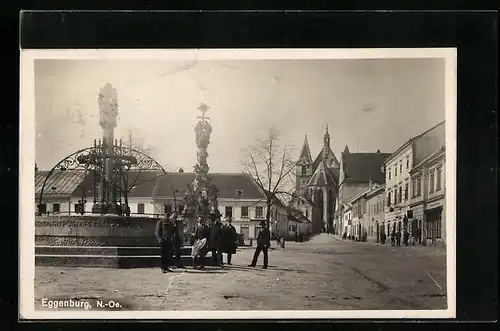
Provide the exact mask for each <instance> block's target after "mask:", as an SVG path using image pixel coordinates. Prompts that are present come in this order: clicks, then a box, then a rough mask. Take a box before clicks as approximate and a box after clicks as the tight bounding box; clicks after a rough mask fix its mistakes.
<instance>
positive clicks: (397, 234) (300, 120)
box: [19, 48, 457, 319]
mask: <svg viewBox="0 0 500 331" xmlns="http://www.w3.org/2000/svg"><path fill="white" fill-rule="evenodd" d="M456 55H457V53H456V49H454V48H442V49H265V50H264V49H245V50H242V49H233V50H229V49H225V50H215V49H210V50H208V49H193V50H29V49H23V50H22V51H21V103H20V104H21V109H20V115H21V119H20V123H21V128H20V160H19V162H20V206H19V211H20V220H19V229H20V231H19V233H20V248H19V249H20V250H19V252H20V256H19V261H20V270H19V276H20V289H19V290H20V292H19V295H20V318H21V319H131V318H133V319H299V318H300V319H307V318H314V319H323V318H325V319H351V318H356V319H365V318H366V319H368V318H369V319H382V318H412V319H413V318H451V317H455V305H456V295H455V285H456V284H455V282H456V275H455V269H456V268H455V267H456V266H455V248H456V238H455V233H456V216H455V204H456V202H455V199H456V186H455V184H456V118H457V116H456V103H457V100H456V99H457V96H456V84H457V81H456Z"/></svg>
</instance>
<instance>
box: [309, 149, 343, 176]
mask: <svg viewBox="0 0 500 331" xmlns="http://www.w3.org/2000/svg"><path fill="white" fill-rule="evenodd" d="M328 155H329V156H330V155H331V156H332V158H333V162H334V163H336V164H339V161H338V160H337V157H335V153H333V151H332V149H331V148H330V147H328ZM323 159H324V153H323V149H321V152H319V154H318V156H317V157H316V159H315V160H314V162H313V164H312V171H313V172H314V171H316V168H317V167H318V165H319V164H320V163H321V161H323Z"/></svg>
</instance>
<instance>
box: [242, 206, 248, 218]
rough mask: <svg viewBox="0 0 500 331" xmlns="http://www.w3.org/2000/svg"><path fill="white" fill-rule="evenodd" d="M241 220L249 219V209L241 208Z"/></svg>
mask: <svg viewBox="0 0 500 331" xmlns="http://www.w3.org/2000/svg"><path fill="white" fill-rule="evenodd" d="M241 218H248V207H241Z"/></svg>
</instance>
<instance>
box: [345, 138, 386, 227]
mask: <svg viewBox="0 0 500 331" xmlns="http://www.w3.org/2000/svg"><path fill="white" fill-rule="evenodd" d="M390 155H391V154H389V153H382V152H380V150H377V152H375V153H351V152H350V151H349V148H348V147H347V146H346V147H345V149H344V152H343V153H342V158H341V161H340V175H339V194H338V201H337V204H336V205H337V206H338V208H337V210H336V213H335V216H336V226H338V227H342V224H341V223H342V221H343V220H344V216H343V214H344V213H345V212H346V211H345V210H344V209H345V208H346V206H347V204H348V203H351V200H352V199H353V198H355V197H357V196H358V195H360V194H361V193H363V192H364V191H365V190H367V189H368V188H369V187H371V186H372V185H373V184H375V183H376V184H379V185H382V184H384V183H385V175H384V161H385V160H386V159H387V158H388V157H389V156H390ZM353 207H354V206H353ZM352 216H353V218H354V217H355V215H354V214H353V215H352ZM344 226H345V225H344Z"/></svg>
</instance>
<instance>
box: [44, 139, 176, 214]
mask: <svg viewBox="0 0 500 331" xmlns="http://www.w3.org/2000/svg"><path fill="white" fill-rule="evenodd" d="M106 150H107V146H106V141H105V140H104V141H102V142H101V140H99V141H98V142H97V141H95V140H94V146H93V147H88V148H84V149H81V150H79V151H77V152H75V153H73V154H71V155H68V156H67V157H65V158H64V159H62V160H61V161H59V162H58V163H57V164H56V165H55V166H54V167H53V168H52V169H51V170H50V171H49V173H48V174H47V176H46V177H45V180H44V182H43V185H42V188H41V192H40V197H39V205H40V206H41V205H42V204H43V199H44V193H45V189H46V184H47V182H48V179H49V178H50V177H51V176H52V175H53V174H54V172H55V171H81V172H83V173H84V176H83V182H82V183H81V186H82V203H83V201H84V200H85V199H86V198H87V194H88V193H92V198H93V201H94V204H95V203H97V202H100V201H104V200H105V199H109V197H111V199H109V202H114V203H116V204H117V205H119V206H125V207H126V201H124V199H126V198H127V195H128V192H129V190H130V187H129V183H128V181H129V174H131V173H132V172H146V171H150V172H156V174H157V176H162V175H167V173H166V171H165V169H164V168H163V167H162V166H161V165H160V164H159V163H158V162H157V161H155V160H154V159H153V158H151V157H150V156H148V155H147V154H145V153H143V152H141V151H139V150H136V149H134V148H131V147H128V146H124V145H123V143H122V141H121V140H120V142H118V141H117V140H115V142H114V145H113V149H112V153H111V154H110V153H106ZM107 160H109V165H110V166H109V170H108V171H109V175H108V176H107V174H106V166H105V163H106V161H107ZM89 176H90V178H91V185H90V190H89V187H88V182H87V181H88V178H89ZM108 178H109V179H108ZM107 197H108V198H107ZM123 212H124V211H123ZM82 213H83V212H82Z"/></svg>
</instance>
